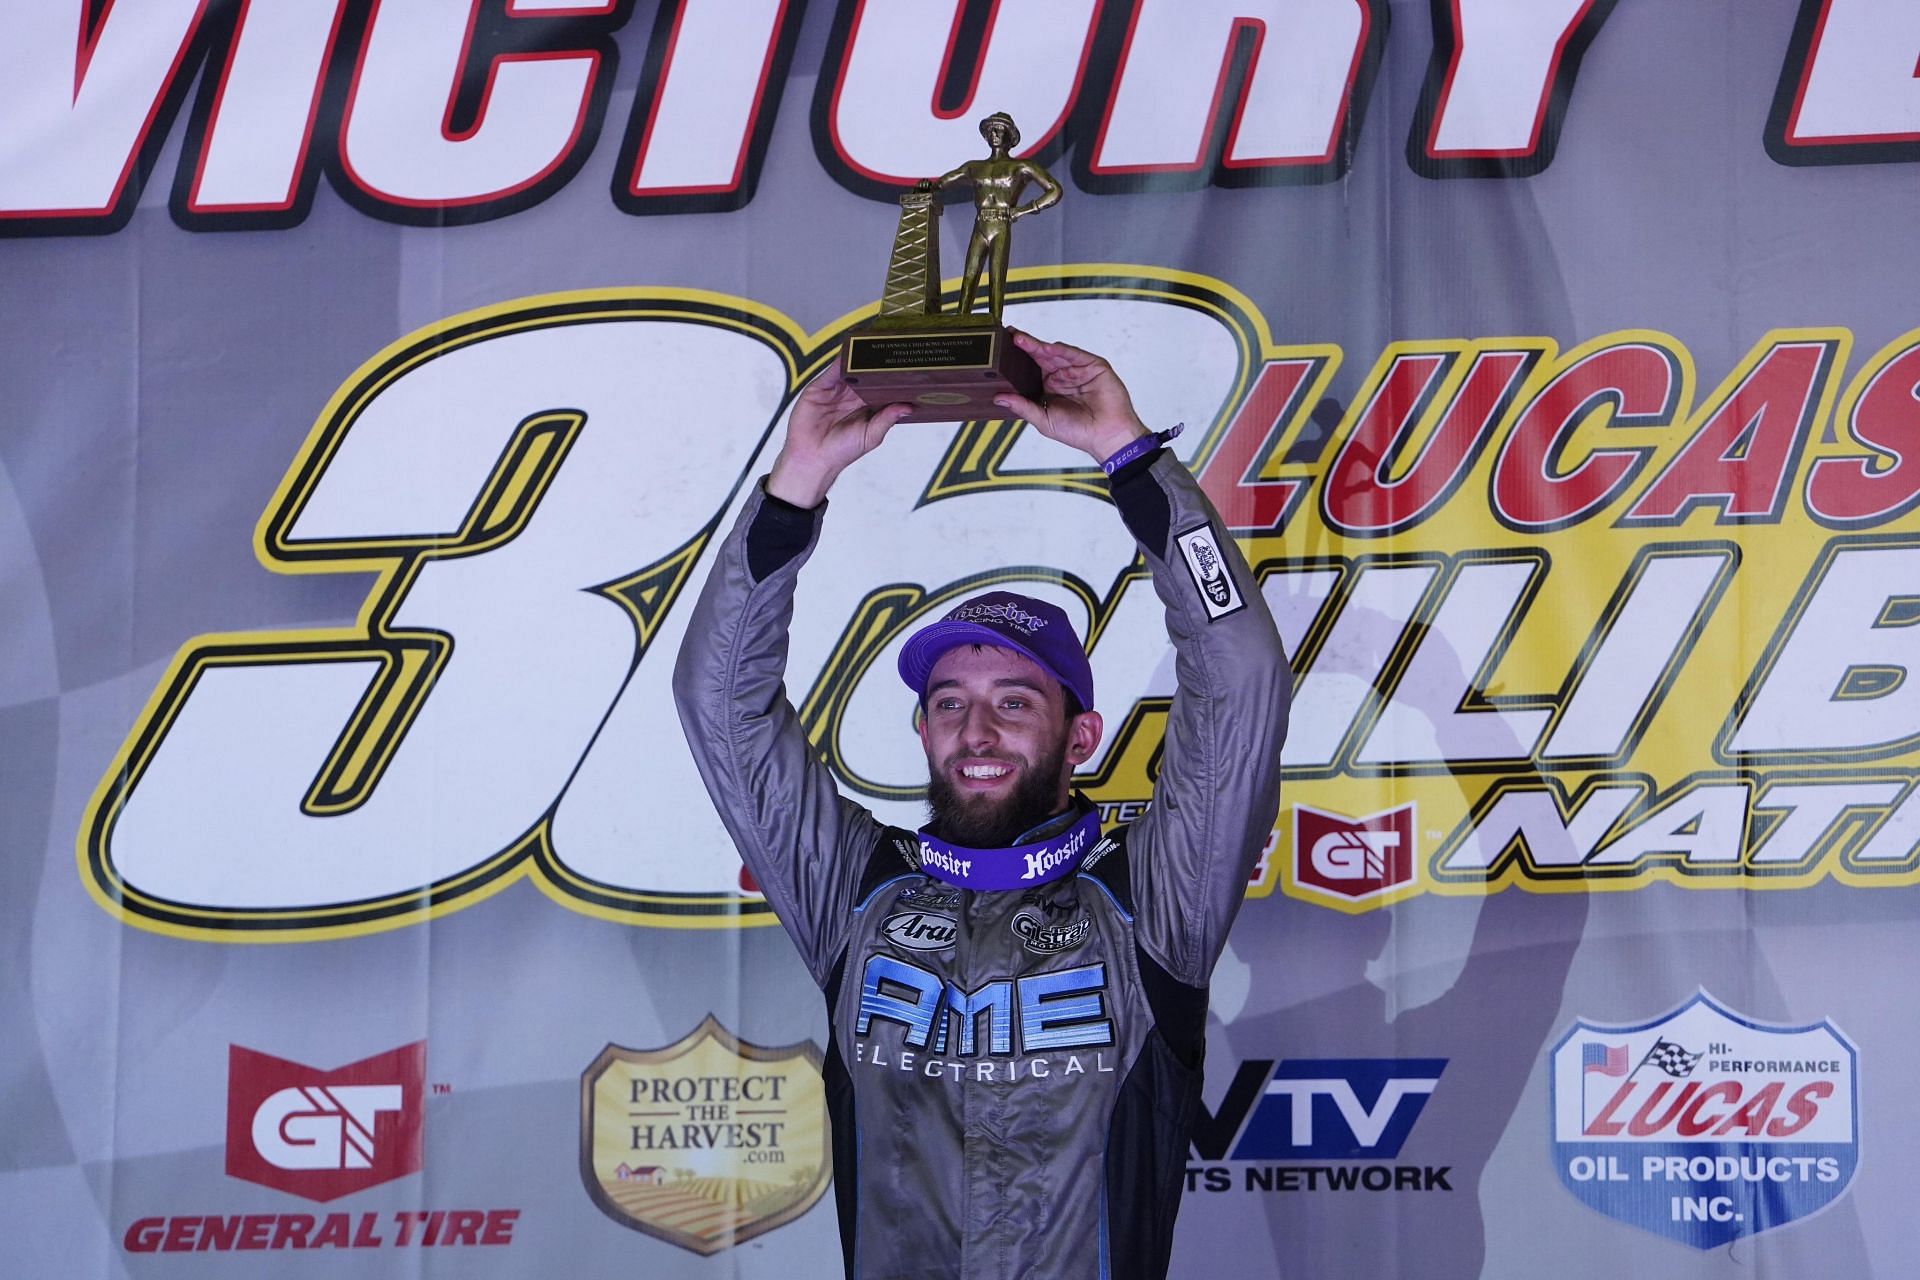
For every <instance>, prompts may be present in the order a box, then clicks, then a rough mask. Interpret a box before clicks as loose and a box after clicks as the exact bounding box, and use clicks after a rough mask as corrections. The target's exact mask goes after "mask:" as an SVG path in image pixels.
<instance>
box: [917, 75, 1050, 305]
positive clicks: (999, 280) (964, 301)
mask: <svg viewBox="0 0 1920 1280" xmlns="http://www.w3.org/2000/svg"><path fill="white" fill-rule="evenodd" d="M980 136H981V137H983V138H985V139H986V140H987V146H988V147H989V148H991V154H990V155H988V156H987V158H986V159H985V160H969V161H967V162H966V163H965V164H963V165H961V166H960V167H959V168H957V169H955V170H953V171H952V172H951V173H945V174H942V175H941V176H940V177H938V178H935V179H933V180H932V181H931V182H922V183H921V184H920V189H921V190H933V189H935V188H939V189H941V190H944V189H946V188H947V187H950V186H952V185H953V184H954V183H956V182H968V183H971V184H972V185H973V208H974V216H973V236H972V238H971V239H969V240H968V241H967V265H966V267H965V268H964V269H963V270H962V271H961V273H960V314H961V315H966V314H968V313H970V312H972V310H973V303H974V296H975V294H976V293H977V291H978V289H979V283H980V273H981V270H982V268H983V267H984V268H985V271H986V276H987V314H988V315H990V316H992V317H993V320H994V323H996V324H998V323H999V322H1000V311H1001V304H1002V302H1003V301H1004V299H1005V297H1006V292H1007V242H1008V241H1009V240H1010V239H1011V238H1012V236H1011V234H1010V233H1009V231H1008V228H1010V227H1011V226H1012V225H1013V223H1014V222H1016V221H1018V220H1019V219H1021V218H1024V217H1026V216H1027V215H1028V214H1030V213H1038V212H1040V211H1041V210H1042V209H1045V208H1047V207H1049V206H1051V205H1053V204H1057V203H1058V202H1059V200H1060V184H1059V183H1058V182H1055V181H1054V180H1053V175H1052V174H1050V173H1048V172H1047V171H1046V170H1045V169H1043V168H1041V167H1040V166H1039V165H1038V164H1036V163H1034V162H1033V161H1031V160H1016V159H1014V158H1013V156H1012V155H1010V154H1009V153H1010V152H1011V151H1012V150H1013V148H1015V147H1017V146H1019V145H1020V129H1019V126H1017V125H1015V124H1014V122H1013V117H1012V116H1010V115H1008V114H1007V113H1006V112H1004V111H996V112H994V113H993V114H992V115H990V116H988V117H987V118H986V119H984V120H982V121H981V122H980ZM1029 182H1032V183H1034V184H1035V185H1036V186H1038V187H1039V188H1040V194H1039V195H1038V196H1035V197H1034V198H1033V200H1032V201H1030V202H1029V203H1027V204H1021V203H1019V200H1020V193H1021V192H1022V191H1023V190H1025V189H1026V185H1027V183H1029Z"/></svg>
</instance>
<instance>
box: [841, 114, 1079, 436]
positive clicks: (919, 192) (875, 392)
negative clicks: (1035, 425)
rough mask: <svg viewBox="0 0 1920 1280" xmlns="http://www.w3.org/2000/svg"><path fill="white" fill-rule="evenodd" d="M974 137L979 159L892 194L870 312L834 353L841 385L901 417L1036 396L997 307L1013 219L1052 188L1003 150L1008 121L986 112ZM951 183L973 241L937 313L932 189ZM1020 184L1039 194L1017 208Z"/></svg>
mask: <svg viewBox="0 0 1920 1280" xmlns="http://www.w3.org/2000/svg"><path fill="white" fill-rule="evenodd" d="M980 134H981V136H982V137H984V138H985V139H986V140H987V145H988V147H989V148H991V154H990V155H988V157H987V158H986V159H985V160H969V161H967V162H966V163H965V164H963V165H961V166H960V167H959V168H957V169H955V170H954V171H953V172H951V173H947V174H943V175H942V176H940V177H938V178H935V179H932V180H930V181H922V182H920V183H918V184H916V186H915V187H914V189H913V190H912V191H910V192H907V193H906V194H905V195H903V196H901V197H900V229H899V231H898V232H896V233H895V235H894V238H893V258H892V260H891V261H890V262H889V263H888V264H887V284H886V290H885V292H884V293H883V294H882V296H881V299H880V314H879V315H878V316H877V317H875V318H874V319H873V320H871V321H869V322H868V323H867V324H864V325H862V326H860V327H859V328H858V329H856V330H854V332H853V333H852V334H850V335H849V336H848V338H847V342H846V347H845V349H844V350H843V351H842V352H841V359H842V366H843V368H844V370H845V374H846V380H847V385H849V386H851V387H852V388H853V389H854V392H855V393H856V394H858V395H859V397H860V398H861V400H863V401H865V402H866V403H867V404H870V405H874V406H876V407H877V406H879V405H886V404H912V405H913V406H914V410H913V412H912V413H910V414H908V415H907V416H906V417H905V418H904V419H902V421H904V422H959V421H964V420H966V419H969V418H1001V417H1005V416H1007V411H1006V410H1004V409H1002V408H1000V407H999V406H998V405H996V404H994V403H993V398H994V397H995V396H997V395H1004V394H1005V393H1007V392H1009V391H1016V392H1018V393H1020V394H1021V395H1024V396H1028V397H1036V398H1037V397H1038V395H1039V393H1040V368H1039V366H1038V365H1036V364H1034V362H1033V358H1032V357H1031V356H1029V355H1028V354H1027V353H1026V352H1024V351H1022V350H1020V348H1019V347H1016V346H1015V345H1014V344H1013V340H1012V338H1011V337H1009V336H1008V334H1007V330H1006V326H1004V325H1002V324H1001V323H1000V309H1001V304H1002V303H1003V301H1004V300H1005V297H1006V291H1007V244H1008V241H1009V240H1010V239H1011V235H1012V226H1013V223H1014V222H1015V221H1016V220H1018V219H1020V218H1024V217H1025V216H1026V215H1028V214H1030V213H1038V212H1040V210H1042V209H1045V208H1047V207H1048V206H1049V205H1052V204H1054V203H1055V202H1057V201H1058V200H1059V199H1060V184H1059V183H1057V182H1055V181H1054V180H1053V176H1052V175H1051V174H1049V173H1048V172H1047V171H1046V170H1045V169H1043V168H1041V167H1040V166H1039V165H1037V164H1035V163H1034V162H1033V161H1031V160H1016V159H1014V158H1013V156H1012V155H1010V154H1009V153H1010V152H1011V151H1012V149H1013V148H1014V147H1016V146H1018V145H1020V130H1019V129H1018V128H1017V127H1016V126H1015V125H1014V123H1013V117H1011V116H1009V115H1007V114H1006V113H1005V112H995V113H994V114H993V115H990V116H988V117H987V118H986V119H985V120H982V121H981V122H980ZM957 182H965V183H968V184H970V185H971V186H972V187H973V207H974V219H973V237H972V238H971V239H970V240H968V241H967V265H966V268H965V269H964V270H963V271H962V272H961V273H960V305H959V309H958V310H956V311H952V312H942V311H941V310H940V196H939V192H940V191H941V190H942V189H944V188H946V187H950V186H952V185H954V184H955V183H957ZM1029 182H1031V183H1033V184H1034V185H1035V186H1037V187H1039V188H1040V194H1039V195H1038V196H1035V197H1034V198H1033V200H1031V201H1030V202H1028V203H1027V204H1021V203H1020V195H1021V192H1022V191H1023V190H1025V188H1026V186H1027V184H1028V183H1029ZM983 271H984V273H985V275H986V286H987V310H986V313H985V314H984V315H979V314H975V312H974V309H973V307H974V298H975V294H976V293H977V292H978V291H979V286H980V277H981V274H982V272H983Z"/></svg>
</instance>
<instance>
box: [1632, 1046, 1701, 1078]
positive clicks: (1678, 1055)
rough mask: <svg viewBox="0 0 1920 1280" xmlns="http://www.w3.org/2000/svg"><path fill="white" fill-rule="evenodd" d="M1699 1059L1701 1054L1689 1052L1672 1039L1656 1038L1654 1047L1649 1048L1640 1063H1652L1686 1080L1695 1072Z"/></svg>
mask: <svg viewBox="0 0 1920 1280" xmlns="http://www.w3.org/2000/svg"><path fill="white" fill-rule="evenodd" d="M1698 1061H1700V1055H1699V1054H1697V1053H1688V1052H1687V1051H1686V1050H1685V1049H1683V1048H1681V1047H1680V1046H1679V1045H1677V1044H1675V1043H1673V1041H1671V1040H1656V1041H1655V1042H1654V1045H1653V1048H1651V1049H1649V1050H1647V1056H1646V1057H1644V1058H1642V1059H1641V1060H1640V1065H1641V1066H1643V1067H1644V1066H1647V1065H1648V1064H1652V1065H1653V1066H1656V1067H1658V1068H1660V1069H1661V1070H1662V1071H1664V1072H1666V1073H1667V1074H1668V1075H1670V1076H1673V1077H1675V1078H1676V1079H1680V1080H1684V1079H1686V1078H1687V1077H1688V1076H1690V1075H1692V1074H1693V1066H1694V1064H1695V1063H1696V1062H1698Z"/></svg>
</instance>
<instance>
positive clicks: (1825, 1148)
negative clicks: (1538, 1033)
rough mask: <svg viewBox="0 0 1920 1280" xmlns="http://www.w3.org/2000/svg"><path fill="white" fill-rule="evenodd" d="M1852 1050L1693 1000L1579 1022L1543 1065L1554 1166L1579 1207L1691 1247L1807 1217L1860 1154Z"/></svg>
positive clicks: (1837, 1189) (1825, 1033)
mask: <svg viewBox="0 0 1920 1280" xmlns="http://www.w3.org/2000/svg"><path fill="white" fill-rule="evenodd" d="M1856 1056H1857V1055H1856V1053H1855V1050H1854V1047H1853V1045H1852V1043H1851V1042H1850V1041H1848V1039H1847V1038H1846V1036H1844V1035H1843V1034H1841V1032H1840V1030H1839V1029H1838V1028H1837V1027H1835V1026H1834V1025H1833V1024H1832V1022H1830V1021H1827V1020H1822V1021H1820V1022H1815V1023H1811V1024H1808V1025H1806V1026H1798V1027H1795V1026H1780V1025H1775V1024H1771V1023H1763V1022H1758V1021H1756V1020H1754V1019H1751V1018H1748V1017H1746V1016H1744V1015H1742V1014H1739V1013H1735V1012H1733V1011H1732V1010H1731V1009H1728V1008H1727V1007H1726V1006H1724V1005H1722V1004H1721V1003H1720V1002H1719V1001H1717V1000H1715V999H1714V998H1713V997H1712V996H1710V995H1708V994H1707V993H1706V992H1704V991H1703V992H1700V993H1699V994H1697V995H1695V996H1694V997H1693V998H1692V999H1690V1000H1688V1001H1687V1002H1686V1003H1685V1004H1683V1005H1681V1006H1680V1007H1679V1008H1677V1009H1675V1010H1673V1011H1672V1012H1671V1013H1668V1014H1665V1015H1663V1016H1661V1017H1659V1018H1656V1019H1654V1020H1653V1021H1651V1022H1643V1023H1638V1024H1632V1025H1607V1024H1600V1023H1594V1022H1589V1021H1587V1020H1586V1019H1584V1018H1583V1019H1580V1020H1579V1021H1577V1022H1575V1023H1574V1025H1573V1026H1572V1027H1571V1028H1569V1029H1568V1031H1567V1033H1566V1034H1565V1035H1564V1036H1562V1037H1561V1038H1560V1042H1559V1044H1557V1045H1556V1046H1554V1050H1553V1056H1552V1081H1551V1083H1552V1087H1551V1098H1552V1101H1551V1107H1552V1117H1553V1161H1554V1166H1555V1168H1556V1170H1557V1172H1558V1173H1559V1175H1560V1181H1561V1183H1562V1184H1563V1185H1564V1186H1565V1187H1566V1188H1567V1190H1569V1191H1571V1192H1572V1193H1573V1194H1574V1195H1575V1196H1576V1197H1578V1198H1579V1200H1580V1201H1581V1202H1582V1203H1583V1204H1585V1205H1587V1206H1588V1207H1589V1208H1592V1209H1595V1210H1598V1211H1599V1212H1601V1213H1604V1214H1606V1215H1607V1216H1608V1217H1610V1218H1617V1219H1618V1220H1620V1221H1621V1222H1625V1223H1628V1224H1630V1225H1632V1226H1636V1227H1639V1228H1641V1229H1642V1230H1645V1231H1651V1232H1653V1233H1654V1234H1656V1235H1662V1236H1665V1237H1667V1238H1668V1239H1670V1240H1678V1241H1680V1242H1681V1243H1682V1244H1690V1245H1692V1246H1693V1247H1694V1248H1696V1249H1716V1248H1719V1247H1720V1246H1721V1245H1724V1244H1726V1243H1727V1242H1729V1241H1731V1240H1736V1239H1738V1238H1739V1237H1741V1236H1749V1235H1757V1234H1759V1233H1760V1232H1762V1231H1771V1230H1773V1229H1774V1228H1776V1227H1783V1226H1786V1225H1787V1224H1788V1223H1791V1222H1795V1221H1798V1220H1799V1219H1801V1218H1804V1217H1807V1216H1809V1215H1811V1214H1814V1213H1818V1212H1819V1211H1821V1210H1822V1209H1825V1208H1826V1207H1827V1206H1828V1205H1830V1204H1832V1203H1833V1202H1834V1201H1835V1200H1836V1199H1838V1198H1839V1197H1840V1196H1841V1195H1842V1194H1843V1193H1844V1192H1845V1191H1846V1189H1847V1187H1848V1185H1849V1184H1850V1183H1851V1182H1852V1181H1853V1173H1854V1170H1855V1168H1856V1167H1857V1166H1858V1164H1859V1158H1860V1125H1859V1108H1858V1102H1857V1093H1856V1077H1855V1067H1856Z"/></svg>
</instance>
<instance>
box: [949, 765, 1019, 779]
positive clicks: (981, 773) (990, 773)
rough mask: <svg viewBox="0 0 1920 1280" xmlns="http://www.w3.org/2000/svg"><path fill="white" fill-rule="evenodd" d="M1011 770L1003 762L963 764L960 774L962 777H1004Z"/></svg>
mask: <svg viewBox="0 0 1920 1280" xmlns="http://www.w3.org/2000/svg"><path fill="white" fill-rule="evenodd" d="M1012 772H1013V770H1011V769H1009V768H1007V766H1005V765H1003V764H963V765H961V766H960V776H961V777H963V778H1004V777H1006V776H1007V775H1008V774H1009V773H1012Z"/></svg>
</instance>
